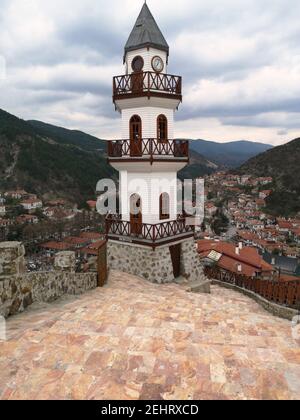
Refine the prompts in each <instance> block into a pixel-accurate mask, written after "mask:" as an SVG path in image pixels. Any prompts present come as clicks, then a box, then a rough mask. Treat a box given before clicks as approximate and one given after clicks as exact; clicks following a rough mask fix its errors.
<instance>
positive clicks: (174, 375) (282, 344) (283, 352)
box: [0, 272, 300, 400]
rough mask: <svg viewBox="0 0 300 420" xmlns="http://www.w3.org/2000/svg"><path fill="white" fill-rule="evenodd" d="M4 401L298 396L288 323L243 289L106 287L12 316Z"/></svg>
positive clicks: (299, 357)
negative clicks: (197, 290)
mask: <svg viewBox="0 0 300 420" xmlns="http://www.w3.org/2000/svg"><path fill="white" fill-rule="evenodd" d="M7 325H8V341H0V398H1V399H12V400H16V399H112V400H116V399H127V400H128V399H147V400H151V399H165V400H168V399H299V398H300V342H299V341H296V340H295V338H293V336H292V328H291V324H290V322H288V321H285V320H282V319H279V318H275V317H273V316H271V315H270V314H269V313H267V312H265V311H264V310H263V309H262V308H261V307H260V306H259V305H258V304H257V303H255V302H254V301H252V300H251V299H249V298H248V297H246V296H243V295H241V294H239V293H237V292H234V291H230V290H226V289H223V288H219V287H218V286H213V287H212V294H211V295H200V294H199V295H198V294H193V293H187V292H186V291H185V287H184V286H180V285H177V284H169V285H155V284H151V283H148V282H146V281H144V280H141V279H139V278H137V277H134V276H130V275H127V274H124V273H119V272H112V273H111V275H110V279H109V282H108V285H107V286H105V287H104V288H103V289H96V290H94V291H91V292H88V293H87V294H85V295H83V296H80V297H77V298H74V297H72V298H65V299H63V300H60V301H57V302H55V303H53V304H51V305H41V306H37V307H36V308H35V309H34V310H29V311H28V312H25V313H24V314H21V315H18V316H16V317H12V318H10V319H9V320H8V323H7Z"/></svg>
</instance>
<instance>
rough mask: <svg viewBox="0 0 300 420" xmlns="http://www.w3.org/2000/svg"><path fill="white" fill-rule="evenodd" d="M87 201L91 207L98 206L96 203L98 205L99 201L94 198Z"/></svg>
mask: <svg viewBox="0 0 300 420" xmlns="http://www.w3.org/2000/svg"><path fill="white" fill-rule="evenodd" d="M86 203H87V205H88V206H90V207H91V208H94V207H96V205H97V201H93V200H90V201H87V202H86Z"/></svg>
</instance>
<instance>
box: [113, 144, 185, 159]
mask: <svg viewBox="0 0 300 420" xmlns="http://www.w3.org/2000/svg"><path fill="white" fill-rule="evenodd" d="M108 158H109V160H110V161H115V162H118V161H123V160H128V159H130V160H137V161H139V160H148V161H150V162H154V161H174V160H176V161H183V162H188V161H189V142H188V141H186V140H168V141H167V142H161V141H159V140H157V139H141V140H135V141H132V140H115V141H109V142H108Z"/></svg>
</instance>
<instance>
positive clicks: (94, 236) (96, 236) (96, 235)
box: [80, 232, 103, 240]
mask: <svg viewBox="0 0 300 420" xmlns="http://www.w3.org/2000/svg"><path fill="white" fill-rule="evenodd" d="M80 236H81V237H82V238H86V239H99V240H100V239H101V238H102V237H103V235H101V233H97V232H82V233H81V235H80Z"/></svg>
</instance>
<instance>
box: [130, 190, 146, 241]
mask: <svg viewBox="0 0 300 420" xmlns="http://www.w3.org/2000/svg"><path fill="white" fill-rule="evenodd" d="M130 229H131V235H135V236H138V235H141V234H142V231H143V214H142V200H141V197H140V196H139V195H138V194H133V195H132V196H131V197H130Z"/></svg>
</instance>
